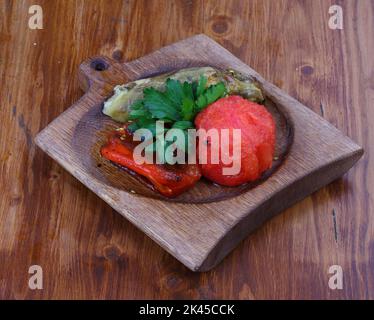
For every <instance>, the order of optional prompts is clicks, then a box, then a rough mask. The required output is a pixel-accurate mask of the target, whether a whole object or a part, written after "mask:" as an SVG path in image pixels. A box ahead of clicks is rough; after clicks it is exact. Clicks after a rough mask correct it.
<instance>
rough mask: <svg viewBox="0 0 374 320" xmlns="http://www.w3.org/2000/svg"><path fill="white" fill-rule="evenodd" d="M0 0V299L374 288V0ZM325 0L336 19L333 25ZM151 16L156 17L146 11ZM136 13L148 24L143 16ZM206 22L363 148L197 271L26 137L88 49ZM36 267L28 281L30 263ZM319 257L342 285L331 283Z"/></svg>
mask: <svg viewBox="0 0 374 320" xmlns="http://www.w3.org/2000/svg"><path fill="white" fill-rule="evenodd" d="M163 2H164V1H163V0H125V1H123V0H112V1H101V0H90V1H70V0H59V1H50V0H38V1H37V3H38V4H40V5H41V6H42V8H43V14H44V29H43V30H29V29H28V27H27V25H28V19H29V16H30V15H29V14H28V9H29V6H31V5H33V4H35V1H32V0H19V1H12V0H4V1H0V16H1V17H2V19H1V22H0V25H1V27H0V40H1V44H2V49H1V50H0V71H1V72H0V77H1V80H2V83H1V86H0V97H1V102H2V104H1V105H2V107H1V108H0V115H1V126H0V136H1V139H0V194H1V196H0V261H1V264H0V297H1V298H2V299H66V298H68V299H373V298H374V255H373V253H374V242H373V239H374V219H373V212H374V201H373V194H374V174H373V172H374V171H373V168H374V153H373V151H374V149H373V147H372V145H373V141H374V126H373V125H372V123H373V120H374V108H373V107H372V106H373V97H374V91H373V88H374V77H373V72H372V70H373V68H374V60H373V59H372V56H373V52H374V28H373V25H374V3H373V1H371V0H360V1H354V0H339V1H326V0H304V1H298V0H277V1H274V0H251V1H242V0H191V1H190V0H187V1H186V0H175V1H173V4H172V5H170V6H167V7H165V6H162V3H163ZM331 4H340V5H341V6H342V8H343V14H344V29H343V30H331V29H330V28H329V26H328V19H329V17H330V15H329V14H328V10H329V7H330V6H331ZM150 17H151V19H152V28H150V27H149V26H150V25H149V23H148V18H150ZM145 20H146V21H147V23H146V22H145ZM202 32H204V33H205V34H207V35H209V37H211V38H212V39H214V40H215V41H217V42H218V43H219V44H221V45H222V46H224V47H225V48H227V49H229V50H230V52H232V53H233V54H234V55H235V56H237V57H239V58H240V60H242V61H244V62H245V63H246V64H248V65H250V66H252V67H253V68H254V69H255V70H257V71H258V72H259V73H260V74H262V75H263V76H264V78H266V79H267V80H269V81H270V82H272V83H274V84H276V85H277V86H278V87H280V88H282V90H284V91H285V92H287V93H288V94H289V95H291V96H293V97H295V98H296V99H297V100H299V101H301V102H302V103H303V104H305V105H306V106H308V107H309V108H310V109H311V110H313V111H314V112H316V113H318V114H320V115H321V116H322V117H324V118H325V119H326V120H328V121H329V122H330V123H332V124H333V125H334V126H335V127H336V128H338V129H339V130H341V131H342V132H343V133H345V134H346V135H348V136H349V137H351V138H352V139H353V140H354V141H357V142H358V144H359V145H361V146H363V148H364V149H365V153H364V156H363V157H362V158H361V159H360V161H358V162H357V164H356V165H355V166H354V168H353V169H351V170H349V172H348V173H347V174H345V175H344V176H343V177H342V178H340V179H337V180H336V181H334V182H333V183H331V184H329V185H327V186H326V187H323V188H322V189H320V190H318V191H317V192H315V193H313V194H311V195H310V196H308V197H307V198H305V199H304V200H303V201H300V202H298V203H297V204H295V205H293V206H292V207H290V208H288V209H287V210H284V211H283V212H282V214H280V215H278V216H276V217H274V218H273V219H270V220H269V221H268V222H267V223H265V224H264V225H263V226H262V227H261V228H259V229H258V230H257V231H256V232H253V233H252V234H251V235H250V236H249V237H247V238H246V239H245V241H242V243H241V244H240V245H239V246H238V247H237V249H235V250H233V251H232V252H231V254H230V255H228V256H227V257H226V258H225V259H224V260H223V261H222V263H220V264H219V265H218V266H217V267H216V268H214V269H213V270H211V271H209V272H202V273H193V272H192V271H190V270H189V269H188V268H186V267H185V266H184V265H183V264H181V263H180V262H179V261H178V260H176V259H175V258H173V256H171V255H170V254H168V253H167V252H166V251H165V250H163V249H162V248H161V247H160V246H159V245H157V244H156V243H155V242H154V241H153V240H151V239H150V238H149V237H148V236H146V235H145V234H144V233H143V232H142V231H140V230H139V229H137V228H136V227H134V225H132V224H131V223H130V222H129V221H128V220H127V219H124V218H123V217H122V216H121V215H120V214H118V213H117V212H116V211H115V210H113V209H112V208H111V207H110V206H109V205H107V204H106V203H105V202H104V201H103V200H101V199H100V198H99V197H98V196H96V195H95V194H94V193H93V192H91V191H90V190H89V189H87V188H86V187H85V186H84V185H83V184H82V183H80V182H79V181H78V180H77V179H76V178H74V176H72V175H71V174H70V173H69V172H67V171H66V170H64V169H63V168H62V167H61V166H60V165H59V164H58V163H57V162H56V161H54V160H53V159H52V158H50V157H49V156H48V155H47V154H46V153H45V152H43V151H42V150H41V149H40V148H38V147H37V146H36V145H35V143H34V137H35V136H36V134H37V133H38V132H39V131H40V130H41V129H43V128H44V127H46V126H47V124H48V123H50V122H51V121H52V120H53V119H55V118H56V117H58V116H59V115H60V114H61V113H62V112H63V111H64V110H66V109H67V108H68V107H69V106H71V105H72V104H73V103H74V102H76V101H77V100H78V99H79V98H80V97H81V96H82V94H83V93H82V91H81V89H80V88H79V84H78V80H77V70H78V68H79V65H80V64H81V62H82V61H84V60H85V59H87V58H88V57H92V56H95V55H105V56H109V57H113V58H115V59H117V60H118V61H122V62H123V61H131V60H134V59H136V58H138V57H142V56H144V55H146V54H148V53H150V52H152V51H154V50H157V49H159V48H161V47H163V46H165V45H168V44H171V43H173V42H176V41H179V40H181V39H185V38H187V37H189V36H192V35H195V34H199V33H202ZM33 264H38V265H40V266H41V267H42V268H43V271H44V273H43V274H44V281H43V290H30V288H29V287H28V278H29V274H28V272H27V271H28V268H29V266H30V265H33ZM331 265H340V266H341V267H342V269H343V289H342V290H331V289H330V288H329V286H328V281H329V277H330V276H331V275H330V274H329V272H328V270H329V267H330V266H331Z"/></svg>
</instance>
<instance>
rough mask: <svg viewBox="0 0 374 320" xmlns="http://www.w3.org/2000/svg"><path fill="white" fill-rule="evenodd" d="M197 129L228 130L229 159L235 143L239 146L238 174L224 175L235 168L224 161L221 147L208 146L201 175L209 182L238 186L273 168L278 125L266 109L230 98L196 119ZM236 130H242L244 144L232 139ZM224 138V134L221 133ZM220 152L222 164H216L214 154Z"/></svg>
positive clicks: (220, 162) (213, 105)
mask: <svg viewBox="0 0 374 320" xmlns="http://www.w3.org/2000/svg"><path fill="white" fill-rule="evenodd" d="M195 125H196V128H197V129H205V130H209V129H213V128H215V129H229V133H230V134H229V143H230V148H229V152H230V156H232V154H233V143H240V146H239V147H240V150H241V155H240V159H239V161H240V171H239V173H238V174H235V175H225V174H223V168H225V167H227V168H229V167H232V164H224V163H223V162H222V159H221V153H220V151H221V148H222V145H221V144H214V143H209V142H208V145H207V155H208V157H207V160H208V161H207V162H208V163H206V164H202V165H201V168H202V174H203V176H205V177H206V178H207V179H209V180H212V181H214V182H216V183H218V184H221V185H226V186H237V185H240V184H243V183H246V182H249V181H254V180H256V179H258V178H259V177H260V175H261V174H262V173H263V172H264V171H265V170H267V169H269V168H270V167H271V165H272V161H273V157H274V146H275V123H274V120H273V117H272V116H271V114H270V113H269V112H268V111H267V110H266V108H265V107H264V106H262V105H259V104H257V103H254V102H251V101H249V100H247V99H244V98H242V97H241V96H229V97H225V98H222V99H219V100H217V101H216V102H214V103H212V104H211V105H209V106H208V107H207V108H205V109H204V110H203V111H202V112H200V113H199V114H198V115H197V117H196V118H195ZM233 129H240V130H241V141H234V140H233ZM219 136H220V138H221V133H219ZM214 152H218V154H219V157H220V158H219V163H218V164H213V163H212V161H211V154H212V153H214Z"/></svg>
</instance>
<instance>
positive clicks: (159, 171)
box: [101, 133, 201, 197]
mask: <svg viewBox="0 0 374 320" xmlns="http://www.w3.org/2000/svg"><path fill="white" fill-rule="evenodd" d="M101 155H102V156H103V157H104V158H106V159H108V160H110V161H112V162H114V163H116V164H119V165H121V166H124V167H126V168H128V169H130V170H132V171H134V172H136V173H137V174H139V175H141V176H144V177H145V178H147V179H148V180H149V181H150V182H151V183H152V184H153V186H154V188H155V189H156V190H157V191H159V192H160V193H161V194H162V195H164V196H166V197H176V196H177V195H179V194H181V193H182V192H184V191H186V190H187V189H189V188H191V187H192V186H193V185H194V184H195V183H196V182H197V181H198V180H199V179H200V178H201V171H200V167H199V165H197V164H178V165H173V166H171V165H164V164H147V163H144V164H137V163H136V162H135V161H134V159H133V146H132V145H131V144H129V143H125V142H124V141H122V140H121V139H120V137H119V135H118V134H117V133H114V134H112V135H111V136H110V137H109V140H108V143H107V144H106V145H104V146H103V147H102V148H101Z"/></svg>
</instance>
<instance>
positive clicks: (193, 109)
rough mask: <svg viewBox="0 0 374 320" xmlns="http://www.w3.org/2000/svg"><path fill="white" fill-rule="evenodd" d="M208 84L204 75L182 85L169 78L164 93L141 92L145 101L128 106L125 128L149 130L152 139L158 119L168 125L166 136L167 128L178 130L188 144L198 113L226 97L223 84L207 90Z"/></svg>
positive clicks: (152, 90) (155, 91) (153, 90)
mask: <svg viewBox="0 0 374 320" xmlns="http://www.w3.org/2000/svg"><path fill="white" fill-rule="evenodd" d="M207 83H208V79H207V78H206V77H205V76H203V75H201V76H200V78H199V81H196V82H192V83H189V82H187V81H186V82H183V83H181V82H180V81H178V80H174V79H170V78H169V79H167V80H166V86H165V90H164V91H160V90H157V89H155V88H153V87H150V88H146V89H144V91H143V94H144V98H143V99H142V100H137V101H135V102H134V103H133V104H132V105H131V107H130V110H131V111H130V114H129V120H131V121H132V122H131V123H130V124H129V126H128V128H129V129H130V130H131V131H135V130H137V129H140V128H146V129H149V130H151V132H152V134H153V135H154V136H155V131H156V130H155V128H156V125H155V123H156V121H160V120H161V121H164V122H165V123H167V124H168V128H166V129H165V132H164V133H165V134H166V132H167V130H168V129H170V128H177V129H181V130H183V131H184V135H185V138H186V139H185V140H186V141H187V142H188V135H187V130H188V129H190V128H194V125H193V120H194V118H195V116H196V115H197V113H199V112H200V111H202V110H203V109H204V108H205V107H207V106H208V105H209V104H211V103H213V102H215V101H217V100H218V99H220V98H222V97H224V96H225V94H226V87H225V85H224V84H223V82H219V83H217V84H214V85H210V86H209V87H207ZM155 142H156V141H155ZM155 142H154V145H155ZM171 143H172V142H167V143H166V144H165V145H163V147H165V148H166V147H167V146H168V145H170V144H171ZM187 144H188V143H184V147H181V148H182V149H183V151H185V150H186V148H187ZM182 145H183V144H182ZM178 147H179V146H178ZM161 149H164V148H161ZM153 150H155V148H153ZM156 151H157V153H160V152H161V153H162V152H164V150H156ZM167 162H168V161H167Z"/></svg>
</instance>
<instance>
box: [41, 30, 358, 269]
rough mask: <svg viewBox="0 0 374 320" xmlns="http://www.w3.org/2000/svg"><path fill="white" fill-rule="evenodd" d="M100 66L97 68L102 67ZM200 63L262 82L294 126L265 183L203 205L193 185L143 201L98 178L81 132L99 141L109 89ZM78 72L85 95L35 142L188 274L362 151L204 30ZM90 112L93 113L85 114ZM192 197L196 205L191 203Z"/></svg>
mask: <svg viewBox="0 0 374 320" xmlns="http://www.w3.org/2000/svg"><path fill="white" fill-rule="evenodd" d="M97 65H101V67H100V68H99V70H96V66H97ZM198 65H212V66H214V67H217V68H220V69H230V68H233V69H234V70H238V71H240V72H242V73H243V74H244V75H245V76H251V77H253V78H254V79H256V81H258V82H259V83H260V85H261V86H262V88H263V91H264V94H265V96H266V97H268V98H270V99H271V100H272V101H274V102H275V103H276V105H277V107H278V108H279V109H280V111H281V113H284V114H285V115H287V117H289V118H290V121H291V122H292V123H293V127H294V128H293V130H294V134H293V135H294V142H293V144H292V146H291V148H290V151H289V153H288V155H287V157H286V160H285V161H284V162H283V163H282V164H281V165H280V168H279V169H278V170H277V171H275V172H274V173H273V174H272V175H271V176H270V177H269V178H268V180H266V181H264V182H262V183H261V184H260V185H258V186H256V187H255V188H253V189H250V190H249V191H246V192H244V193H242V194H239V195H232V196H230V197H228V198H227V199H226V198H223V199H225V200H222V201H214V202H206V201H208V200H209V201H210V192H208V193H207V196H206V197H207V200H205V194H203V195H201V191H199V190H198V189H200V188H202V187H204V186H203V185H201V186H197V187H196V190H197V192H198V193H192V192H193V190H191V193H192V195H191V198H190V197H189V198H186V200H185V201H186V202H185V201H183V202H178V201H177V200H178V198H177V199H176V202H167V201H165V200H163V199H161V200H158V199H154V198H153V197H149V195H147V197H146V198H144V197H140V196H138V195H134V194H133V193H132V192H130V191H133V188H134V187H132V186H130V187H129V188H130V190H126V192H125V189H124V188H123V187H121V186H118V185H116V184H113V183H111V182H110V181H115V180H116V177H118V174H119V173H118V170H117V171H115V170H114V171H113V172H111V173H110V175H111V176H113V178H111V179H108V177H106V176H103V173H102V172H103V168H101V167H100V168H97V161H92V157H95V154H98V152H99V151H98V150H96V152H95V151H94V153H93V154H92V151H91V150H92V148H93V146H94V145H96V144H97V142H96V140H95V138H94V139H87V138H86V137H87V136H88V137H96V139H97V137H98V132H99V131H100V130H103V128H104V124H105V122H106V118H105V117H104V116H103V115H101V114H100V105H102V103H103V102H104V100H105V99H106V97H107V96H108V95H109V94H110V92H111V91H112V90H113V86H114V85H116V84H121V83H126V82H127V81H129V80H130V81H132V80H136V79H141V78H144V77H148V76H149V75H152V74H157V73H160V72H165V71H168V70H173V69H175V68H181V67H186V66H198ZM104 68H106V70H102V69H104ZM80 71H81V74H82V75H81V76H80V77H79V78H80V79H81V80H82V81H83V80H84V77H85V76H86V77H87V80H86V81H84V84H83V87H85V88H87V87H88V91H87V93H86V94H85V96H84V97H83V98H82V99H80V100H79V101H78V102H77V103H75V104H74V105H73V106H72V107H71V108H69V109H68V110H67V111H65V112H64V113H63V114H62V115H61V116H59V117H58V118H57V119H55V120H54V121H53V122H52V123H51V124H49V125H48V126H47V127H46V128H45V129H44V130H43V131H42V132H41V133H39V134H38V135H37V137H36V142H37V145H38V146H39V147H41V148H42V149H43V150H44V151H46V152H47V153H48V154H49V155H50V156H51V157H52V158H53V159H55V160H56V161H57V162H59V163H60V164H61V165H62V166H63V167H64V168H65V169H67V170H68V171H69V172H70V173H71V174H73V175H74V176H75V177H76V178H78V179H79V180H80V181H81V182H82V183H83V184H85V185H86V186H87V187H88V188H90V189H91V190H92V191H94V192H95V193H96V194H97V195H99V196H100V197H101V198H102V199H103V200H104V201H106V202H107V203H108V204H110V205H111V206H112V207H113V208H114V209H116V210H117V211H118V212H119V213H121V214H122V215H123V216H124V217H126V218H127V219H128V220H130V221H131V222H132V223H133V224H135V225H136V226H137V227H138V228H139V229H141V230H142V231H144V232H145V233H146V234H147V235H149V236H150V237H151V238H152V239H154V240H155V241H156V242H158V243H159V244H160V245H161V246H162V247H163V248H165V250H167V251H168V252H170V253H171V254H172V255H173V256H174V257H176V258H177V259H178V260H180V261H181V262H182V263H184V264H185V265H186V266H187V267H189V268H190V269H191V270H193V271H207V270H209V269H211V268H213V267H214V266H215V265H216V264H217V263H219V262H220V261H221V260H222V258H223V257H225V256H226V255H227V254H228V253H229V252H230V251H231V250H232V249H233V248H234V247H235V246H236V245H237V244H238V243H239V242H240V241H241V240H242V239H244V238H245V237H246V236H247V235H248V234H249V233H250V232H251V231H253V230H254V229H256V228H258V227H259V226H260V225H261V224H262V223H263V222H265V221H266V220H267V219H269V218H271V217H273V216H274V215H275V214H277V213H279V212H281V211H282V210H283V209H285V208H287V207H288V206H290V205H291V204H294V203H295V202H296V201H298V200H300V199H303V198H304V197H306V196H307V195H309V194H310V193H312V192H314V191H315V190H317V189H318V188H320V187H322V186H324V185H325V184H328V183H330V182H331V181H333V180H335V179H336V178H338V177H339V176H341V175H342V174H344V173H345V172H346V171H347V170H348V169H349V168H351V166H352V165H353V164H354V163H355V162H356V161H357V160H358V159H359V158H360V157H361V155H362V153H363V150H362V149H361V148H360V147H359V146H358V145H356V144H355V143H354V142H352V141H351V140H350V139H349V138H348V137H345V136H344V135H343V134H341V133H340V132H339V131H338V130H337V129H336V128H335V127H333V126H332V125H330V124H329V123H328V122H327V121H326V120H324V119H323V118H321V117H320V116H318V115H316V114H315V113H313V112H311V111H310V110H309V109H308V108H307V107H305V106H303V105H302V104H301V103H299V102H298V101H296V100H295V99H293V98H291V97H290V96H288V95H287V94H285V93H284V92H282V91H281V90H280V89H279V88H277V87H275V86H274V85H272V84H270V83H269V82H267V81H266V80H264V79H263V78H262V77H261V76H260V75H259V74H257V73H256V72H255V71H254V70H252V69H251V68H249V67H248V66H246V65H245V64H244V63H243V62H241V61H240V60H238V59H237V58H235V57H234V56H233V55H232V54H230V53H229V52H228V51H227V50H226V49H224V48H223V47H221V46H219V45H218V44H217V43H215V42H214V41H213V40H211V39H210V38H208V37H207V36H205V35H198V36H194V37H190V38H188V39H186V40H183V41H179V42H177V43H175V44H172V45H169V46H167V47H164V48H162V49H160V50H157V51H155V52H154V53H151V54H149V55H147V56H145V57H142V58H139V59H137V60H134V61H132V62H129V63H125V64H124V65H121V64H118V63H115V62H113V61H111V60H110V59H107V58H105V57H97V58H93V59H88V60H87V61H86V62H84V63H83V64H82V65H81V68H80ZM91 110H93V112H94V114H95V116H94V117H92V116H88V117H87V116H86V114H91V113H92V111H91ZM97 114H99V115H97ZM78 128H83V129H82V130H79V129H78ZM278 129H280V127H279V128H278ZM278 133H279V132H278ZM290 134H291V133H284V134H282V135H283V136H288V135H290ZM75 141H77V147H75ZM82 145H83V146H84V147H82ZM98 161H101V160H100V159H98ZM121 179H124V180H125V182H124V185H128V184H131V185H135V182H134V181H132V177H131V176H130V175H127V174H124V175H123V176H122V177H121ZM211 188H213V189H214V190H213V192H214V191H215V192H220V191H219V190H215V187H214V186H211ZM226 192H228V191H226ZM195 198H197V199H198V200H199V203H196V204H194V203H192V201H193V200H195ZM201 198H202V199H203V200H202V201H203V202H202V203H200V202H201V200H200V199H201ZM184 202H185V203H184ZM182 222H183V226H182Z"/></svg>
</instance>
